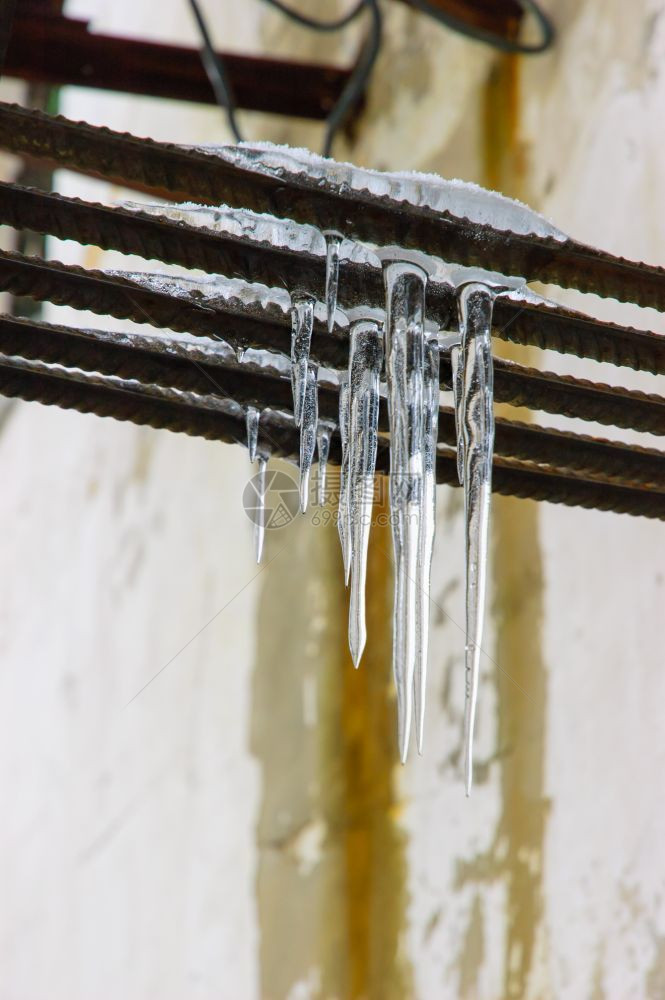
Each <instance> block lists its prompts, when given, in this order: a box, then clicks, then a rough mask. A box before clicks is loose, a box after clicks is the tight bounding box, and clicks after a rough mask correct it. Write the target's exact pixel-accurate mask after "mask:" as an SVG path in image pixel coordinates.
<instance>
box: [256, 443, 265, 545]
mask: <svg viewBox="0 0 665 1000" xmlns="http://www.w3.org/2000/svg"><path fill="white" fill-rule="evenodd" d="M267 466H268V455H259V456H258V467H259V468H258V472H257V475H256V493H257V507H256V514H255V521H254V554H255V555H256V561H257V563H260V562H261V559H262V557H263V541H264V539H265V534H266V468H267Z"/></svg>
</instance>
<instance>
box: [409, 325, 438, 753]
mask: <svg viewBox="0 0 665 1000" xmlns="http://www.w3.org/2000/svg"><path fill="white" fill-rule="evenodd" d="M423 418H424V420H423V439H422V449H423V495H422V518H421V528H420V561H419V565H418V591H417V605H416V612H417V614H416V627H417V633H416V646H417V649H416V669H415V673H414V678H413V700H414V708H415V715H416V727H417V729H416V733H417V737H418V753H422V752H423V738H424V733H425V695H426V682H427V654H428V649H429V594H430V585H431V575H432V556H433V553H434V536H435V532H436V442H437V436H438V431H439V344H438V340H437V338H436V337H432V338H430V339H428V340H427V341H426V342H425V366H424V400H423Z"/></svg>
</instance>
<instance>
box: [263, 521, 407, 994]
mask: <svg viewBox="0 0 665 1000" xmlns="http://www.w3.org/2000/svg"><path fill="white" fill-rule="evenodd" d="M385 513H386V510H385V508H384V507H383V506H382V505H380V504H379V505H378V507H377V506H375V514H376V515H379V514H385ZM330 515H331V511H330V510H328V509H324V510H323V512H321V513H320V514H315V515H314V518H315V520H317V519H320V520H329V519H330ZM268 535H269V536H270V537H268V539H267V553H266V558H267V559H268V560H269V559H271V558H272V557H273V556H275V553H276V552H279V551H280V549H283V554H282V555H278V556H277V557H276V558H275V561H274V564H272V563H271V564H270V565H269V566H268V567H267V568H266V570H265V571H264V574H262V580H263V583H262V596H261V604H260V613H259V621H258V634H257V656H256V665H255V673H254V681H253V688H254V690H253V707H252V749H253V751H254V753H255V754H256V756H257V758H258V760H259V764H260V768H261V772H262V795H261V803H260V813H259V821H258V834H257V836H258V845H259V863H258V872H257V907H258V920H259V926H260V967H261V996H262V997H263V998H264V1000H272V998H275V1000H277V998H283V997H286V996H288V995H289V994H290V991H291V990H293V989H294V987H295V986H296V984H305V983H306V984H307V985H308V987H309V990H310V992H309V993H308V994H307V995H312V996H317V997H323V998H326V1000H328V998H340V1000H341V998H351V1000H361V998H366V1000H374V998H377V1000H405V998H407V997H410V996H412V995H413V994H412V989H411V985H410V968H409V965H408V962H407V960H406V959H405V958H404V956H403V954H402V948H401V940H402V934H403V930H404V924H405V911H406V902H407V899H406V888H405V886H406V861H405V855H404V843H403V836H402V833H401V831H400V828H399V825H398V819H399V817H398V813H399V802H398V800H397V794H396V789H395V780H394V779H395V772H396V768H397V767H398V766H399V765H398V763H397V760H398V754H397V746H396V719H395V697H394V691H393V683H392V636H391V617H392V571H391V559H390V551H391V548H392V543H391V539H390V530H389V528H388V527H387V526H377V525H375V526H374V527H373V528H372V532H371V535H370V549H369V558H368V579H367V632H368V639H367V646H366V649H365V653H364V655H363V658H362V661H361V663H360V667H359V669H358V670H356V669H355V668H354V667H353V664H352V662H351V659H350V656H349V654H348V652H347V649H348V646H347V623H348V595H347V591H346V589H345V587H344V582H343V571H342V565H341V555H340V547H339V539H338V535H337V530H336V527H335V526H334V525H333V524H332V523H329V524H328V525H327V526H324V525H323V524H319V525H318V526H317V525H316V524H314V525H312V524H311V523H309V518H307V519H306V518H302V519H301V518H299V519H298V521H297V522H296V523H295V524H294V525H292V526H290V527H289V528H288V529H287V530H286V531H284V532H281V531H280V532H274V533H273V532H269V533H268ZM273 536H274V537H273Z"/></svg>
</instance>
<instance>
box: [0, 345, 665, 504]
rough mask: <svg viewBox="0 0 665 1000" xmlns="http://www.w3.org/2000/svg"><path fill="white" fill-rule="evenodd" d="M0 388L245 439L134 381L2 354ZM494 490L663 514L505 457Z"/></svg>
mask: <svg viewBox="0 0 665 1000" xmlns="http://www.w3.org/2000/svg"><path fill="white" fill-rule="evenodd" d="M0 393H1V394H2V395H5V396H9V397H17V398H21V399H26V400H32V401H36V402H40V403H44V404H50V405H56V406H60V407H62V408H64V409H75V410H78V411H79V412H83V413H95V414H97V415H98V416H111V417H114V418H116V419H119V420H129V421H132V422H134V423H138V424H146V425H148V426H151V427H155V428H166V429H168V430H173V431H180V432H183V433H186V434H191V435H195V436H198V437H204V438H207V439H209V440H217V441H227V442H239V443H244V441H245V421H244V419H243V417H242V416H237V417H236V416H232V415H228V414H225V413H221V412H215V411H211V410H201V409H198V408H196V407H192V406H190V405H188V404H186V403H183V402H181V401H177V397H176V395H175V394H174V396H173V401H170V400H167V399H155V398H153V397H151V396H149V395H145V394H144V393H142V392H141V391H140V389H138V388H136V387H132V388H129V389H128V388H126V387H125V386H123V385H122V384H121V383H118V384H117V385H114V386H111V385H99V384H91V385H85V384H81V380H80V376H76V377H74V378H72V376H70V375H69V374H68V373H67V372H63V371H59V372H58V371H49V372H48V373H46V372H33V371H23V370H20V364H19V365H18V370H17V363H16V361H15V360H13V359H11V358H6V357H1V358H0ZM262 425H263V430H264V433H265V432H268V433H269V435H270V449H271V451H272V453H273V454H275V455H281V456H283V457H287V458H295V456H296V455H297V453H298V434H297V431H296V430H295V428H293V429H291V428H290V427H288V426H284V424H283V423H282V422H280V421H279V420H276V419H275V418H274V417H272V416H271V415H270V414H264V416H263V418H262ZM339 448H340V446H339V440H338V438H337V436H335V439H334V440H333V444H332V448H331V454H330V460H331V461H332V462H334V463H337V464H338V463H339V458H340V450H339ZM377 469H378V471H379V472H386V471H387V469H388V448H387V444H386V443H385V442H383V441H382V442H380V443H379V453H378V460H377ZM437 481H438V482H440V483H448V484H450V485H456V483H457V471H456V459H455V455H454V452H453V451H452V450H449V451H442V452H440V453H439V455H438V456H437ZM493 488H494V489H495V491H496V492H499V493H504V494H508V495H513V496H520V497H524V498H531V499H535V500H548V501H550V502H552V503H563V504H567V505H569V506H571V505H572V506H581V507H588V508H600V509H601V510H613V511H616V512H617V513H628V514H635V515H641V516H645V517H655V518H659V519H661V520H662V519H665V494H662V493H656V492H649V491H647V490H636V489H632V488H630V487H624V486H615V485H608V484H606V483H597V482H593V481H588V480H585V479H583V478H575V479H573V478H571V477H570V476H567V475H564V474H560V473H556V472H552V471H551V470H548V469H533V468H530V467H529V466H526V465H523V464H522V463H519V462H510V461H506V460H505V459H496V460H495V463H494V472H493Z"/></svg>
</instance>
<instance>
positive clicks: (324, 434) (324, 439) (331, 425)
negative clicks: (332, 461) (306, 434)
mask: <svg viewBox="0 0 665 1000" xmlns="http://www.w3.org/2000/svg"><path fill="white" fill-rule="evenodd" d="M336 426H337V425H336V424H335V422H334V421H333V420H319V425H318V427H317V430H316V451H317V456H318V461H319V481H318V491H317V502H318V505H319V507H324V506H325V503H326V477H327V470H328V456H329V455H330V441H331V439H332V436H333V433H334V431H335V427H336Z"/></svg>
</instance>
